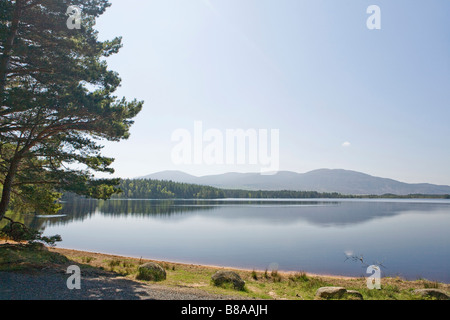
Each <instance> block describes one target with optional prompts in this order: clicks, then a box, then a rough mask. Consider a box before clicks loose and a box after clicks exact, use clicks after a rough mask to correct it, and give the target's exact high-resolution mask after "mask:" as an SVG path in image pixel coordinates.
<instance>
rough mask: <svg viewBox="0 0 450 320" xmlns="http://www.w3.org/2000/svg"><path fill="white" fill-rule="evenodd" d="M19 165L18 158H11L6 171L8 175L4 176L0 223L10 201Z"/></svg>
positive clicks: (0, 203) (0, 202)
mask: <svg viewBox="0 0 450 320" xmlns="http://www.w3.org/2000/svg"><path fill="white" fill-rule="evenodd" d="M19 163H20V160H19V158H13V160H12V161H11V165H10V167H9V170H8V174H7V175H6V178H5V181H4V182H3V192H2V200H1V201H0V221H2V220H3V217H4V216H5V214H6V210H7V209H8V205H9V202H10V200H11V190H12V185H13V182H14V178H15V176H16V173H17V169H18V168H19Z"/></svg>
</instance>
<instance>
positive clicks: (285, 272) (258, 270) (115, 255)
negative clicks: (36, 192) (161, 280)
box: [49, 247, 447, 284]
mask: <svg viewBox="0 0 450 320" xmlns="http://www.w3.org/2000/svg"><path fill="white" fill-rule="evenodd" d="M49 250H51V251H56V252H59V253H64V252H66V253H74V252H76V253H80V254H88V255H95V256H103V257H111V258H122V259H136V260H143V261H151V262H155V263H159V264H167V263H169V264H173V265H180V266H195V267H200V268H208V269H214V270H217V269H226V270H231V271H242V272H252V271H255V272H258V273H264V272H265V271H267V272H271V271H272V270H269V269H267V270H262V269H256V268H252V269H250V268H244V267H232V266H220V265H213V264H198V263H194V262H177V261H168V260H159V259H152V258H144V257H135V256H126V255H121V254H115V253H105V252H95V251H89V250H80V249H71V248H62V247H53V248H49ZM276 271H277V272H278V273H279V274H281V275H284V276H287V277H288V276H291V275H295V274H296V273H299V272H301V273H304V274H306V275H307V276H310V277H322V278H330V279H338V280H361V279H364V281H366V277H356V276H355V277H351V276H343V275H336V274H320V273H311V272H305V271H302V270H297V271H287V270H278V269H277V270H276ZM387 278H391V277H387ZM402 280H403V281H415V280H406V279H402ZM440 283H443V284H447V283H445V282H440Z"/></svg>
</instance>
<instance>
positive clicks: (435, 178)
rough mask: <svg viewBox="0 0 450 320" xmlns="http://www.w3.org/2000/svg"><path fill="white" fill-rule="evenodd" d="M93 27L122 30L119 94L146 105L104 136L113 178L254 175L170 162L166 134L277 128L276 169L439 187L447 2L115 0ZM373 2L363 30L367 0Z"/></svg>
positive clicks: (444, 170)
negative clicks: (339, 172) (374, 13)
mask: <svg viewBox="0 0 450 320" xmlns="http://www.w3.org/2000/svg"><path fill="white" fill-rule="evenodd" d="M111 3H112V6H111V7H110V8H109V9H108V10H107V11H106V12H105V14H104V15H103V16H102V17H101V18H100V19H99V21H98V23H97V29H98V30H99V36H100V38H101V39H111V38H113V37H115V36H122V37H123V44H124V47H123V48H122V50H121V51H120V52H119V54H117V55H115V56H113V57H110V58H108V60H107V61H108V64H109V66H110V68H111V69H112V70H114V71H117V72H118V73H119V74H120V76H121V78H122V87H121V88H120V89H119V90H118V92H117V95H118V96H119V97H122V96H125V97H127V98H128V99H133V98H137V99H139V100H144V101H145V105H144V108H143V110H142V112H141V113H140V114H139V115H138V116H137V117H136V119H135V124H134V125H133V127H132V129H131V137H130V138H129V139H128V140H125V141H122V142H119V143H105V149H104V154H105V155H106V156H111V157H113V158H115V159H116V161H115V162H114V164H113V167H114V168H115V169H116V173H115V174H114V175H113V176H117V177H122V178H133V177H139V176H143V175H147V174H150V173H154V172H158V171H164V170H180V171H184V172H187V173H190V174H193V175H197V176H200V175H207V174H219V173H224V172H259V171H260V170H259V169H260V168H259V166H254V165H236V166H231V165H204V164H203V165H175V164H174V163H173V162H172V159H171V152H172V149H173V147H174V146H175V145H176V143H174V142H172V141H171V135H172V133H173V132H174V131H175V130H177V129H180V128H182V129H186V130H189V131H191V132H193V130H194V122H195V121H201V122H202V123H203V126H204V128H205V130H206V129H211V128H212V129H218V130H221V131H222V132H225V130H226V129H244V130H247V129H256V130H258V129H267V130H270V129H278V130H279V132H280V154H279V157H280V170H283V171H295V172H307V171H310V170H315V169H320V168H336V169H337V168H339V169H347V170H355V171H361V172H364V173H367V174H370V175H374V176H380V177H386V178H392V179H396V180H400V181H403V182H410V183H414V182H429V183H436V184H446V185H450V166H449V163H450V126H449V119H450V109H449V107H450V106H449V102H450V41H449V39H450V28H449V19H448V12H450V3H449V2H447V1H441V0H433V1H421V2H420V3H419V2H418V1H413V2H412V1H404V0H403V1H400V0H399V1H395V2H392V1H386V0H382V1H358V2H355V1H350V0H340V1H335V0H334V1H332V0H326V1H325V0H321V1H320V0H319V1H317V0H314V1H313V0H308V1H296V0H289V1H288V0H282V1H274V0H270V1H269V0H246V1H241V0H227V1H218V0H217V1H215V0H209V1H208V0H189V1H182V0H154V1H137V0H129V1H118V0H112V1H111ZM372 4H376V5H378V6H379V7H380V8H381V30H369V29H367V27H366V21H367V19H368V17H369V16H370V15H369V14H367V13H366V9H367V7H369V6H370V5H372Z"/></svg>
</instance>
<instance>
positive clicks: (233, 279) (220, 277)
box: [211, 271, 245, 290]
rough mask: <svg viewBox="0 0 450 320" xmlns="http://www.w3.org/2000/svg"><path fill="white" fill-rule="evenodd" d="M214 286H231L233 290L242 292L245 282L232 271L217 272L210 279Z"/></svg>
mask: <svg viewBox="0 0 450 320" xmlns="http://www.w3.org/2000/svg"><path fill="white" fill-rule="evenodd" d="M211 280H212V281H213V283H214V285H215V286H222V285H224V284H232V285H233V288H234V289H235V290H244V286H245V281H244V280H242V279H241V277H240V276H239V275H238V274H237V273H236V272H233V271H217V272H216V273H215V274H213V276H212V277H211Z"/></svg>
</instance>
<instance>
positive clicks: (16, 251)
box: [0, 243, 69, 271]
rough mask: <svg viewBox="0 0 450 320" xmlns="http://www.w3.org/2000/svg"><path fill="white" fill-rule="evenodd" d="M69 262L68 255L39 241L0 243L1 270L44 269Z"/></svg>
mask: <svg viewBox="0 0 450 320" xmlns="http://www.w3.org/2000/svg"><path fill="white" fill-rule="evenodd" d="M68 262H69V259H68V258H67V257H66V256H64V255H62V254H59V253H57V252H51V251H49V250H47V248H45V247H43V246H42V245H40V244H37V243H35V244H3V245H0V271H17V270H33V269H43V268H47V267H49V266H56V265H63V264H67V263H68Z"/></svg>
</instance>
